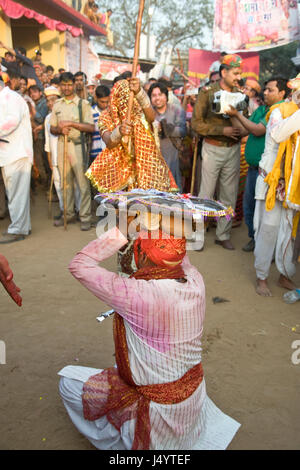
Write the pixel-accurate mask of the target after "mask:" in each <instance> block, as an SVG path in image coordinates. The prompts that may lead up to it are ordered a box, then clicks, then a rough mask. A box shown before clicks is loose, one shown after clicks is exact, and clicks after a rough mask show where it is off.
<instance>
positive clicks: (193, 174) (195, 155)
mask: <svg viewBox="0 0 300 470" xmlns="http://www.w3.org/2000/svg"><path fill="white" fill-rule="evenodd" d="M198 142H199V140H198V137H197V139H196V144H195V149H194V157H193V169H192V182H191V190H190V193H191V195H193V192H194V187H195V177H196V163H197V155H198Z"/></svg>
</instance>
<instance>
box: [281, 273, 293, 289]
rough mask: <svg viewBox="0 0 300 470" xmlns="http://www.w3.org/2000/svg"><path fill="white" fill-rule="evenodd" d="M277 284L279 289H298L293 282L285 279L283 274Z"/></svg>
mask: <svg viewBox="0 0 300 470" xmlns="http://www.w3.org/2000/svg"><path fill="white" fill-rule="evenodd" d="M277 284H278V285H279V287H283V288H284V289H288V290H294V289H296V285H295V284H294V283H293V281H291V280H290V279H289V278H288V277H285V276H284V275H283V274H280V276H279V279H278V283H277Z"/></svg>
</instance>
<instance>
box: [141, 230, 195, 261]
mask: <svg viewBox="0 0 300 470" xmlns="http://www.w3.org/2000/svg"><path fill="white" fill-rule="evenodd" d="M151 235H152V238H151V236H150V237H149V235H148V232H146V231H143V232H141V233H140V236H139V238H138V239H137V240H136V242H135V244H134V257H135V262H136V264H138V248H140V250H141V251H143V252H144V253H146V255H147V257H148V258H149V259H150V260H151V261H152V262H153V263H154V264H156V265H157V266H160V267H163V268H166V267H168V268H173V267H176V266H178V265H179V264H181V262H182V260H183V258H184V257H185V254H186V241H185V238H174V237H173V236H171V235H166V234H164V233H163V232H161V231H159V232H157V231H154V232H152V234H151ZM163 236H165V237H168V238H163Z"/></svg>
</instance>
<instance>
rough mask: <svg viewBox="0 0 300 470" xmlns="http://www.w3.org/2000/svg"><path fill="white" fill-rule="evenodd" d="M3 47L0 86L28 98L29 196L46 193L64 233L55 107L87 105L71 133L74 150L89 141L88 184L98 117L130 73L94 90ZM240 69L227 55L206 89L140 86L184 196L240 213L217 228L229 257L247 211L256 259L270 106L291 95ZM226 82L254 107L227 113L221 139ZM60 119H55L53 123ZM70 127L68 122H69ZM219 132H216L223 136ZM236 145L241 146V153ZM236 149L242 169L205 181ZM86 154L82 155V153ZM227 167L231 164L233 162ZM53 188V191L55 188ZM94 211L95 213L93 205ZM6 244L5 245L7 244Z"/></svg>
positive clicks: (1, 196) (164, 81)
mask: <svg viewBox="0 0 300 470" xmlns="http://www.w3.org/2000/svg"><path fill="white" fill-rule="evenodd" d="M0 45H1V47H3V48H5V49H6V53H5V55H4V57H3V58H1V68H2V72H1V78H2V80H3V82H4V83H5V85H6V87H9V89H10V90H11V91H13V92H16V93H17V94H18V95H19V96H21V97H22V98H24V100H25V101H26V103H27V106H28V110H29V115H30V122H31V128H32V136H33V167H32V174H31V192H33V193H35V192H36V191H37V190H38V189H39V187H40V188H41V189H42V190H43V191H45V192H47V195H48V198H50V200H51V201H55V200H56V201H57V202H59V212H58V213H57V214H55V216H54V217H55V222H54V225H56V226H60V225H62V211H63V196H62V186H63V185H62V181H61V176H60V175H61V173H62V170H60V169H59V163H57V161H58V160H59V159H58V157H57V155H56V154H57V150H55V148H57V145H58V144H57V142H58V139H57V137H58V136H57V135H53V132H52V129H53V119H54V118H53V117H51V115H53V112H52V111H53V107H54V106H58V105H57V104H56V101H57V100H60V98H63V100H62V101H64V102H66V103H68V102H72V100H73V101H74V100H75V101H74V103H75V104H76V106H78V103H79V102H82V101H83V102H84V103H86V104H85V113H86V114H85V118H84V121H80V122H84V123H85V124H86V127H83V128H81V127H82V126H81V127H80V126H79V127H78V125H77V124H76V123H75V121H76V119H75V118H74V120H73V123H71V124H70V126H69V128H68V132H69V131H70V129H71V128H73V131H72V132H73V133H74V132H75V133H76V132H77V134H76V135H77V139H78V142H77V143H75V147H76V145H78V144H79V143H80V138H82V135H83V134H84V135H85V144H86V143H88V145H85V149H86V150H85V152H86V153H87V155H86V156H82V158H83V160H84V161H85V164H84V165H83V167H82V168H81V170H80V172H81V173H82V178H83V179H85V176H84V174H85V172H86V170H87V168H88V167H89V166H90V165H91V163H92V162H93V161H94V159H95V158H96V157H97V156H98V155H99V154H100V153H101V151H102V150H103V149H104V148H105V143H104V141H103V139H102V137H101V135H100V132H99V127H98V120H99V116H100V114H101V113H102V112H103V110H105V109H106V108H107V107H108V105H109V97H110V93H111V89H112V87H113V86H114V85H115V83H116V82H117V81H119V80H124V79H130V77H131V72H129V71H128V72H125V73H123V74H121V75H119V76H117V77H116V78H115V79H114V81H113V82H112V83H110V84H109V86H107V84H106V85H103V84H101V80H100V81H99V80H95V81H91V82H89V81H88V79H87V76H86V74H85V73H84V72H82V71H78V72H77V73H75V74H71V73H69V72H66V71H65V70H64V69H59V70H58V71H57V72H56V71H55V70H54V68H53V67H52V66H51V65H45V64H43V62H42V54H41V52H40V51H38V50H37V51H36V57H35V59H34V60H33V61H31V60H30V59H29V58H27V56H26V51H25V50H24V49H23V48H21V47H19V48H16V49H11V48H8V47H6V46H5V45H4V44H0ZM226 61H227V62H228V63H227V62H226ZM230 61H231V62H230ZM232 61H233V62H232ZM234 61H237V62H236V63H235V62H234ZM240 61H241V58H240V57H239V56H234V55H227V54H226V53H222V54H221V56H220V60H219V61H216V62H215V63H213V64H212V66H211V68H210V71H209V78H208V82H207V83H206V84H205V85H204V86H202V87H200V88H197V87H195V86H194V85H193V84H192V83H189V82H187V81H186V82H185V85H184V86H183V87H179V88H177V89H175V87H174V86H173V83H172V80H171V79H170V78H169V77H165V76H162V77H160V78H158V79H156V78H151V77H150V78H149V79H148V80H147V82H146V83H141V87H143V89H144V90H145V91H146V93H147V94H148V96H149V98H150V102H151V104H152V107H153V109H154V110H155V114H156V119H155V121H154V124H155V125H154V128H155V129H156V131H157V135H158V139H159V144H158V145H159V146H160V150H161V153H162V155H163V157H164V159H165V161H166V163H167V165H168V167H169V169H170V170H171V172H172V174H173V177H174V180H175V182H176V184H177V186H178V188H179V191H180V192H182V193H193V195H198V194H199V196H200V197H202V198H211V199H212V198H215V199H219V200H222V202H223V203H224V204H226V205H230V206H233V208H234V209H235V219H234V220H233V223H232V222H230V223H227V224H226V228H223V229H222V230H221V229H220V228H218V227H219V222H218V224H216V223H214V225H215V226H217V230H216V235H217V240H216V243H218V244H220V245H222V246H223V248H225V249H230V250H231V249H234V247H233V246H232V244H231V242H230V232H231V229H232V228H233V227H237V226H239V225H240V224H241V223H242V220H243V217H244V211H245V222H246V224H247V226H248V233H249V239H250V241H249V242H248V243H247V245H245V246H244V247H243V249H244V251H254V249H255V242H254V226H253V225H254V211H255V199H256V197H255V185H256V181H257V177H258V174H259V161H260V159H261V157H262V155H263V152H264V150H265V137H266V128H267V121H266V120H265V118H266V116H267V113H268V111H269V110H270V108H271V106H273V105H275V104H277V103H281V102H289V100H290V89H289V88H288V86H287V83H288V79H284V78H282V77H270V79H269V80H268V81H267V82H266V83H265V84H264V87H263V88H262V86H261V85H260V84H259V82H258V81H257V80H255V79H253V78H247V79H242V78H241V72H240V68H239V67H240ZM232 64H233V65H232ZM232 70H237V72H236V74H235V77H233V78H230V77H231V75H230V74H231V73H232ZM66 81H67V82H68V81H69V90H68V92H69V94H70V100H69V99H68V96H67V95H66V88H65V86H63V85H65V84H66V83H65V82H66ZM221 82H222V87H223V88H224V87H225V88H226V87H227V88H228V90H229V91H230V92H241V93H243V94H244V95H246V96H247V97H248V98H247V100H248V102H247V107H246V109H244V111H243V112H242V113H233V114H231V115H230V113H228V115H227V116H225V115H223V116H222V119H223V124H222V125H223V127H222V131H221V132H220V126H219V127H218V125H219V123H220V122H221V121H220V116H219V117H217V118H216V114H214V113H211V102H212V100H213V99H214V98H213V96H214V93H215V92H216V91H218V90H220V89H221V87H220V83H221ZM75 97H76V99H75ZM76 100H77V101H76ZM208 103H209V105H208ZM76 106H75V111H76ZM208 108H209V109H208ZM55 109H56V108H55ZM69 109H71V108H69ZM60 112H61V111H58V112H57V111H55V115H57V114H58V113H60ZM76 112H77V111H76ZM76 112H75V114H76ZM229 117H230V119H229ZM65 119H69V118H68V116H67V115H66V118H65ZM216 119H217V120H216ZM77 120H78V119H77ZM234 120H235V121H234ZM214 122H215V124H213V123H214ZM230 122H236V124H234V125H232V124H231V123H230ZM216 123H217V125H216ZM214 125H215V126H216V128H218V131H217V132H216V131H215V128H214ZM87 126H88V127H87ZM211 126H212V127H211ZM241 129H243V130H241ZM257 129H258V130H257ZM218 132H219V134H220V135H218ZM237 142H239V143H240V144H241V145H240V146H237V145H235V144H236V143H237ZM75 147H74V148H75ZM76 149H78V147H76ZM76 149H75V150H76ZM233 149H234V151H235V152H238V168H235V169H232V168H231V169H230V170H228V171H229V173H228V175H227V176H226V178H227V180H226V178H225V177H224V175H225V173H226V171H227V170H226V168H224V166H223V163H222V165H221V166H220V168H219V169H216V168H215V169H214V171H215V173H213V172H211V169H210V170H209V171H208V173H207V168H206V167H207V161H206V160H207V159H208V161H210V162H211V161H212V160H213V159H214V160H215V156H216V155H217V154H218V153H219V154H220V158H221V161H223V160H224V155H225V154H226V155H227V153H228V152H232V151H233ZM75 150H74V155H75V153H76V152H75ZM207 150H211V152H212V155H213V157H210V158H209V157H205V158H204V156H205V155H206V154H205V152H206V151H207ZM76 151H77V150H76ZM82 152H84V150H83V147H82ZM226 152H227V153H226ZM74 158H75V157H74ZM76 158H77V157H76ZM80 158H81V157H80ZM234 158H235V160H234V161H237V160H236V157H234ZM225 160H226V161H227V156H226V158H225ZM225 160H224V161H225ZM235 166H236V164H235ZM77 171H78V170H77V169H76V170H75V169H74V168H73V173H74V174H75V177H74V202H72V201H73V199H72V200H71V205H74V204H75V214H77V218H79V219H80V220H81V223H82V224H81V229H82V230H89V229H90V228H91V227H92V226H93V223H96V221H97V219H96V218H95V208H94V209H93V211H94V212H93V214H92V213H91V211H92V209H91V210H90V209H88V212H87V213H86V215H83V214H81V212H80V211H81V209H80V207H81V205H82V201H83V199H82V197H83V192H82V191H83V189H82V183H81V184H80V183H78V178H79V176H78V173H76V172H77ZM80 178H81V177H80ZM80 178H79V179H80ZM82 178H81V179H82ZM224 178H225V179H224ZM223 180H224V181H223ZM225 180H226V181H225ZM51 181H52V183H54V184H51ZM84 184H85V183H84ZM88 184H89V185H90V190H89V194H90V199H91V201H92V199H93V195H94V194H95V190H94V189H93V188H92V186H91V183H90V182H88ZM72 185H73V183H72ZM0 188H1V190H0V217H1V218H4V217H5V216H6V215H8V211H7V203H6V200H5V188H4V183H3V180H2V179H1V181H0ZM84 191H87V189H85V190H84ZM91 207H93V204H92V202H91ZM72 210H73V209H72ZM70 221H74V216H73V215H72V216H70V217H69V221H68V222H70ZM23 235H24V234H23ZM25 235H27V234H25ZM17 239H18V238H17ZM12 241H14V240H12ZM5 242H6V241H5V240H4V241H3V243H5ZM8 242H9V240H8Z"/></svg>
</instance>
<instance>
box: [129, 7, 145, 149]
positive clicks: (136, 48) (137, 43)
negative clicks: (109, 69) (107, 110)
mask: <svg viewBox="0 0 300 470" xmlns="http://www.w3.org/2000/svg"><path fill="white" fill-rule="evenodd" d="M144 8H145V0H140V7H139V14H138V19H137V23H136V35H135V46H134V56H133V64H132V78H135V77H136V74H137V67H138V60H139V52H140V38H141V30H142V19H143V13H144ZM133 100H134V92H133V91H131V92H130V95H129V101H128V111H127V117H126V120H127V121H128V122H130V121H131V113H132V108H133ZM126 141H127V143H128V140H127V139H125V142H126Z"/></svg>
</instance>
